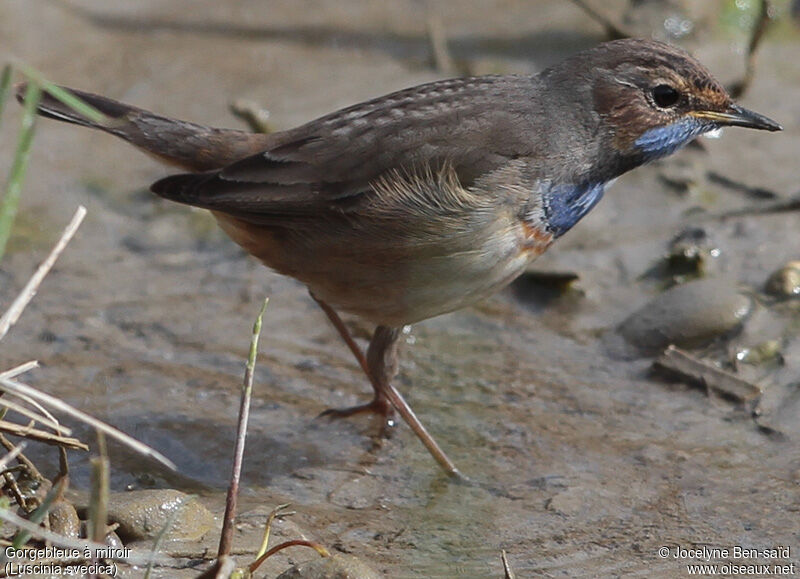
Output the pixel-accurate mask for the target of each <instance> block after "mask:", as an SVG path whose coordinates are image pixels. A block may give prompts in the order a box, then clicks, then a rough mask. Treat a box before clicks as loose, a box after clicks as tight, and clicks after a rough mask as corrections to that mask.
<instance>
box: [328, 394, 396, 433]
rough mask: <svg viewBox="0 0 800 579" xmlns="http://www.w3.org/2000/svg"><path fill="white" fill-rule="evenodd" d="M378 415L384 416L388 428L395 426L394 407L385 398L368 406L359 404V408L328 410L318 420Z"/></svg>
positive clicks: (379, 398) (375, 399) (377, 399)
mask: <svg viewBox="0 0 800 579" xmlns="http://www.w3.org/2000/svg"><path fill="white" fill-rule="evenodd" d="M367 413H369V414H377V415H378V416H382V417H383V419H384V420H385V421H386V424H387V426H390V427H391V426H394V424H395V419H394V407H393V406H392V404H391V402H389V401H388V400H387V399H386V398H383V397H377V396H376V397H375V398H373V399H372V400H371V401H369V402H367V403H366V404H359V405H357V406H349V407H347V408H328V409H327V410H325V411H324V412H322V413H321V414H320V415H319V416H317V418H330V419H331V420H334V419H337V418H350V417H351V416H356V415H358V414H367Z"/></svg>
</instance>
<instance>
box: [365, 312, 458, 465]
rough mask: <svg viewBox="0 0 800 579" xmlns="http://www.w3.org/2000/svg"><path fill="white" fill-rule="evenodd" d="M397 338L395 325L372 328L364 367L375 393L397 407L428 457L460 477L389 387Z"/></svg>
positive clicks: (394, 360)
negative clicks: (380, 394) (367, 370)
mask: <svg viewBox="0 0 800 579" xmlns="http://www.w3.org/2000/svg"><path fill="white" fill-rule="evenodd" d="M399 339H400V329H399V328H389V327H387V326H378V327H377V328H375V334H373V336H372V341H370V343H369V349H368V350H367V366H368V367H369V374H370V375H371V376H372V378H371V380H372V385H373V387H374V388H375V392H376V395H377V393H378V392H381V393H382V394H383V396H384V397H385V398H387V399H388V400H389V402H391V403H392V406H394V407H395V409H397V412H398V413H400V416H402V417H403V420H405V422H406V424H408V426H410V427H411V430H413V431H414V434H416V435H417V438H419V439H420V440H421V441H422V444H424V445H425V448H427V449H428V452H430V453H431V456H433V458H434V459H436V462H438V463H439V466H441V467H442V469H444V471H445V472H446V473H447V474H448V475H450V476H452V477H454V478H461V473H460V472H459V470H458V469H457V468H456V465H455V464H453V461H451V460H450V459H449V458H448V457H447V455H446V454H445V453H444V451H443V450H442V449H441V448H440V447H439V445H438V444H437V443H436V441H435V440H434V439H433V437H432V436H431V435H430V434H429V433H428V431H427V430H426V429H425V427H424V426H423V425H422V423H421V422H420V421H419V418H417V415H416V414H414V411H413V410H411V407H410V406H409V405H408V403H407V402H406V401H405V399H404V398H403V397H402V396H401V395H400V392H398V391H397V390H396V389H395V387H394V386H392V383H391V380H392V378H394V377H395V375H396V374H397V369H398V359H397V346H398V342H399Z"/></svg>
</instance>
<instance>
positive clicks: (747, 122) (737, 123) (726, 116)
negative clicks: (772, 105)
mask: <svg viewBox="0 0 800 579" xmlns="http://www.w3.org/2000/svg"><path fill="white" fill-rule="evenodd" d="M689 114H690V115H691V116H693V117H697V118H699V119H703V120H706V121H711V122H714V123H717V124H719V125H722V126H734V127H747V128H750V129H760V130H762V131H782V130H783V127H782V126H780V125H779V124H778V123H776V122H775V121H773V120H772V119H770V118H767V117H765V116H764V115H760V114H758V113H756V112H753V111H751V110H748V109H746V108H744V107H740V106H739V105H734V104H732V105H730V106H729V107H728V110H725V111H692V112H690V113H689Z"/></svg>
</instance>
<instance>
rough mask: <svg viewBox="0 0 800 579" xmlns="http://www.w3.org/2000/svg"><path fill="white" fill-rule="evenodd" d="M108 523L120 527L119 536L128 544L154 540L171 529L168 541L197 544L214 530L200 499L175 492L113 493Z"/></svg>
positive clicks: (110, 499)
mask: <svg viewBox="0 0 800 579" xmlns="http://www.w3.org/2000/svg"><path fill="white" fill-rule="evenodd" d="M173 517H174V518H173ZM170 519H172V521H171V523H170ZM108 520H109V522H111V523H119V528H118V529H117V534H118V535H119V536H120V537H121V538H122V539H123V540H125V541H137V540H144V539H153V538H155V537H156V536H157V535H158V534H159V533H160V532H161V530H162V529H163V528H164V527H165V526H167V525H168V528H167V531H166V533H165V534H164V539H165V540H172V541H196V540H198V539H200V538H201V537H202V536H203V535H205V534H206V533H207V532H208V531H209V530H211V528H212V527H213V526H214V517H213V515H212V514H211V513H210V512H209V511H208V509H207V508H206V507H205V506H203V505H202V504H201V503H200V502H199V501H198V500H197V498H195V497H192V496H190V495H187V494H185V493H182V492H180V491H176V490H173V489H159V490H140V491H130V492H124V493H111V495H110V496H109V501H108Z"/></svg>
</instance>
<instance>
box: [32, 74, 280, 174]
mask: <svg viewBox="0 0 800 579" xmlns="http://www.w3.org/2000/svg"><path fill="white" fill-rule="evenodd" d="M62 88H63V89H64V90H66V91H67V92H69V93H71V94H73V95H74V96H76V97H78V98H79V99H80V100H82V101H84V102H85V103H87V104H89V105H91V106H92V107H93V108H95V109H97V110H98V111H100V112H101V113H103V114H104V115H105V116H106V117H107V119H108V121H107V122H96V121H94V120H92V119H88V118H86V117H85V116H83V115H82V114H80V113H78V112H76V111H74V110H73V109H72V108H71V107H69V106H67V105H65V104H64V103H62V102H61V101H60V100H58V99H57V98H55V97H54V96H53V95H51V94H49V93H48V92H46V91H45V92H43V93H42V98H41V101H40V102H39V107H38V113H39V114H40V115H42V116H43V117H47V118H51V119H56V120H59V121H65V122H67V123H72V124H76V125H81V126H84V127H89V128H92V129H99V130H101V131H104V132H106V133H110V134H112V135H115V136H117V137H119V138H121V139H123V140H125V141H127V142H129V143H131V144H132V145H134V146H136V147H138V148H139V149H141V150H142V151H144V152H145V153H148V154H150V155H152V156H154V157H156V158H158V159H159V160H161V161H163V162H166V163H169V164H171V165H176V166H178V167H181V168H184V169H188V170H191V171H209V170H212V169H219V168H222V167H224V166H226V165H229V164H231V163H233V162H235V161H238V160H239V159H242V158H244V157H247V156H249V155H253V154H255V153H258V152H259V151H262V150H264V149H267V148H268V147H269V143H270V140H271V139H270V136H269V135H262V134H254V133H248V132H244V131H236V130H232V129H215V128H212V127H206V126H203V125H198V124H195V123H190V122H186V121H179V120H176V119H170V118H168V117H162V116H159V115H157V114H155V113H151V112H149V111H146V110H144V109H140V108H137V107H134V106H131V105H127V104H125V103H121V102H119V101H115V100H113V99H110V98H106V97H103V96H100V95H96V94H91V93H87V92H83V91H79V90H75V89H70V88H66V87H62ZM26 91H27V84H26V83H21V84H19V85H17V87H16V93H17V100H19V101H20V102H24V100H25V93H26Z"/></svg>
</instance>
